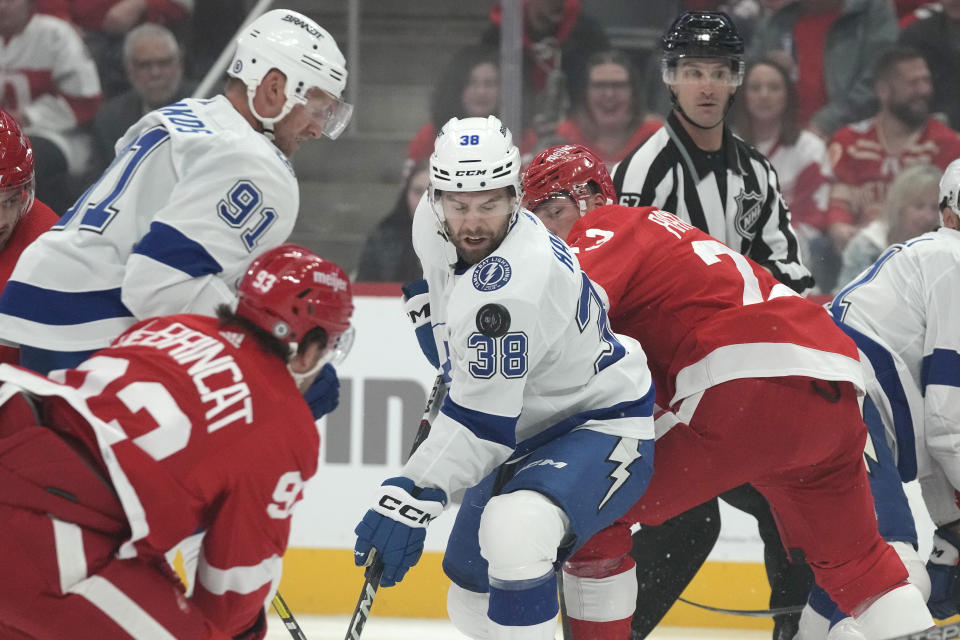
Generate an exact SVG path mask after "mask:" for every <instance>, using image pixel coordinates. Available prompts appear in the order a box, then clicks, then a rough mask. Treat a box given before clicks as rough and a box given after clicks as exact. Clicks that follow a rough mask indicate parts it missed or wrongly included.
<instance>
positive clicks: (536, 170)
mask: <svg viewBox="0 0 960 640" xmlns="http://www.w3.org/2000/svg"><path fill="white" fill-rule="evenodd" d="M591 182H593V183H595V184H596V186H597V188H598V189H599V190H600V193H602V194H603V195H604V196H605V197H606V198H607V202H616V201H617V192H616V190H614V188H613V180H611V179H610V173H609V172H608V171H607V168H606V167H605V166H603V162H601V160H600V158H598V157H597V156H595V155H594V154H593V152H592V151H590V150H589V149H587V148H586V147H584V146H583V145H579V144H562V145H559V146H556V147H550V148H548V149H544V150H543V151H541V152H540V153H539V154H537V156H536V157H535V158H534V159H533V160H531V161H530V166H529V167H527V170H526V172H525V173H524V174H523V194H524V198H525V199H526V207H527V209H533V208H534V207H536V206H537V205H539V204H540V203H541V202H543V201H544V200H546V199H548V198H551V197H554V196H568V197H570V198H572V199H573V200H574V202H576V203H577V205H579V206H580V211H581V215H583V214H582V212H583V211H584V200H585V199H586V198H588V197H589V196H590V195H591V191H590V189H589V188H588V185H589V184H590V183H591Z"/></svg>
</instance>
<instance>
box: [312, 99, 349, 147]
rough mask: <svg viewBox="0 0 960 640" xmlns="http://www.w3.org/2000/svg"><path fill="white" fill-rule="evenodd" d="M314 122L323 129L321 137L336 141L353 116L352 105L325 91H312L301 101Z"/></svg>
mask: <svg viewBox="0 0 960 640" xmlns="http://www.w3.org/2000/svg"><path fill="white" fill-rule="evenodd" d="M301 103H302V104H303V106H304V108H305V109H306V111H307V115H309V116H310V117H311V118H312V119H313V121H314V122H316V123H317V124H318V125H320V126H321V127H322V128H323V135H325V136H327V137H328V138H330V139H331V140H336V139H337V138H338V137H340V134H341V133H343V131H344V129H346V128H347V125H348V124H350V118H351V117H352V116H353V105H352V104H350V103H349V102H344V101H343V100H341V99H340V98H336V97H334V96H332V95H330V94H329V93H327V92H326V91H323V90H320V89H313V90H311V91H310V92H309V94H308V95H307V98H306V100H305V101H304V100H301Z"/></svg>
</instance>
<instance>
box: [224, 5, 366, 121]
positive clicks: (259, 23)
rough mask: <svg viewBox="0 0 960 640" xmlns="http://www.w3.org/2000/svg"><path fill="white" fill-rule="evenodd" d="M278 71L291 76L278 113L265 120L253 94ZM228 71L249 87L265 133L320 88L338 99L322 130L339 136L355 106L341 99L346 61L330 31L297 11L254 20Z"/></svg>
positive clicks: (275, 12)
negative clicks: (274, 70)
mask: <svg viewBox="0 0 960 640" xmlns="http://www.w3.org/2000/svg"><path fill="white" fill-rule="evenodd" d="M271 69H277V70H279V71H280V72H282V73H283V75H285V76H286V77H287V84H286V87H285V90H284V93H285V94H286V98H287V100H286V102H285V103H284V105H283V109H282V110H281V111H280V113H279V115H277V116H275V117H272V118H265V117H263V116H261V115H260V114H258V113H257V111H256V109H254V107H253V96H254V94H255V93H256V90H257V87H258V86H260V83H261V82H262V81H263V78H264V76H266V75H267V73H268V72H269V71H270V70H271ZM227 73H228V74H230V75H231V76H233V77H234V78H238V79H240V80H242V81H243V82H244V84H246V85H247V100H248V103H249V105H250V110H251V111H252V112H253V115H254V117H255V118H257V120H259V121H260V122H261V123H262V124H263V126H264V129H266V130H267V132H268V133H269V132H272V130H273V123H275V122H277V121H278V120H280V119H282V118H283V117H284V116H285V115H287V113H289V112H290V109H292V108H293V107H294V106H295V105H296V104H298V103H299V104H306V103H307V92H308V91H309V90H310V89H313V88H314V87H316V88H318V89H322V90H323V91H325V92H326V93H328V94H329V95H330V96H331V97H332V98H334V100H335V101H336V102H335V103H334V107H333V108H332V109H331V111H330V113H329V114H328V115H327V119H326V124H325V126H324V129H323V133H324V135H325V136H327V137H328V138H336V137H338V136H339V135H340V134H341V133H343V130H344V129H346V127H347V124H348V123H349V122H350V116H351V115H352V114H353V105H351V104H349V103H347V102H344V101H343V100H342V99H341V96H342V94H343V89H344V87H345V86H346V84H347V68H346V61H345V60H344V57H343V54H342V53H340V49H339V48H338V47H337V43H336V41H335V40H334V39H333V37H332V36H331V35H330V34H329V33H328V32H327V30H326V29H324V28H323V27H321V26H320V25H318V24H317V23H316V22H314V21H313V20H311V19H310V18H308V17H306V16H305V15H303V14H301V13H297V12H296V11H291V10H289V9H274V10H273V11H268V12H266V13H265V14H263V15H262V16H260V17H259V18H257V19H256V20H254V21H253V22H251V23H250V24H249V25H248V26H247V27H246V28H245V29H244V30H243V33H241V34H240V36H239V37H238V38H237V50H236V53H234V55H233V62H231V63H230V67H229V68H228V69H227Z"/></svg>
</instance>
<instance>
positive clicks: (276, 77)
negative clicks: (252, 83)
mask: <svg viewBox="0 0 960 640" xmlns="http://www.w3.org/2000/svg"><path fill="white" fill-rule="evenodd" d="M286 86H287V77H286V76H285V75H283V73H282V72H281V71H279V70H277V69H271V70H270V71H268V72H267V75H265V76H264V77H263V80H262V81H261V82H260V86H259V87H257V93H258V94H259V96H260V98H261V100H262V101H263V107H264V108H263V111H262V112H261V113H262V115H264V116H266V117H268V118H269V117H272V116H275V115H277V114H278V113H280V110H281V109H282V108H283V105H284V103H285V102H286V100H287V97H286V94H285V93H284V90H285V89H286Z"/></svg>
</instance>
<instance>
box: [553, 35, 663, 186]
mask: <svg viewBox="0 0 960 640" xmlns="http://www.w3.org/2000/svg"><path fill="white" fill-rule="evenodd" d="M584 75H585V78H584V85H585V86H586V91H585V92H584V93H583V94H582V97H581V99H580V101H579V102H578V103H577V104H575V105H574V108H573V114H572V115H571V117H570V118H568V119H566V120H564V121H563V122H561V123H560V125H559V126H558V127H557V135H558V136H559V137H560V138H562V139H563V140H565V141H567V142H570V143H573V144H580V145H583V146H585V147H587V148H589V149H590V150H591V151H593V152H594V153H595V154H596V155H597V156H598V157H599V158H600V159H601V160H603V162H604V163H605V164H606V165H607V166H608V167H612V166H613V165H615V164H616V163H618V162H620V161H621V160H623V158H624V156H626V155H627V153H629V152H630V151H632V150H633V149H634V148H636V147H638V146H640V145H641V144H643V143H644V142H645V141H646V139H647V138H649V137H650V135H651V134H652V133H653V132H654V131H656V130H657V129H659V128H660V127H662V126H663V121H661V120H660V119H659V118H657V117H655V116H652V115H648V114H646V113H645V110H644V98H643V92H642V90H641V88H640V78H638V77H637V76H638V74H637V73H636V71H635V70H634V66H633V64H632V63H631V62H630V59H629V58H628V57H627V56H626V55H625V54H623V53H622V52H620V51H614V50H609V51H601V52H598V53H595V54H593V55H592V56H590V59H589V60H587V63H586V66H585V68H584Z"/></svg>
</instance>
